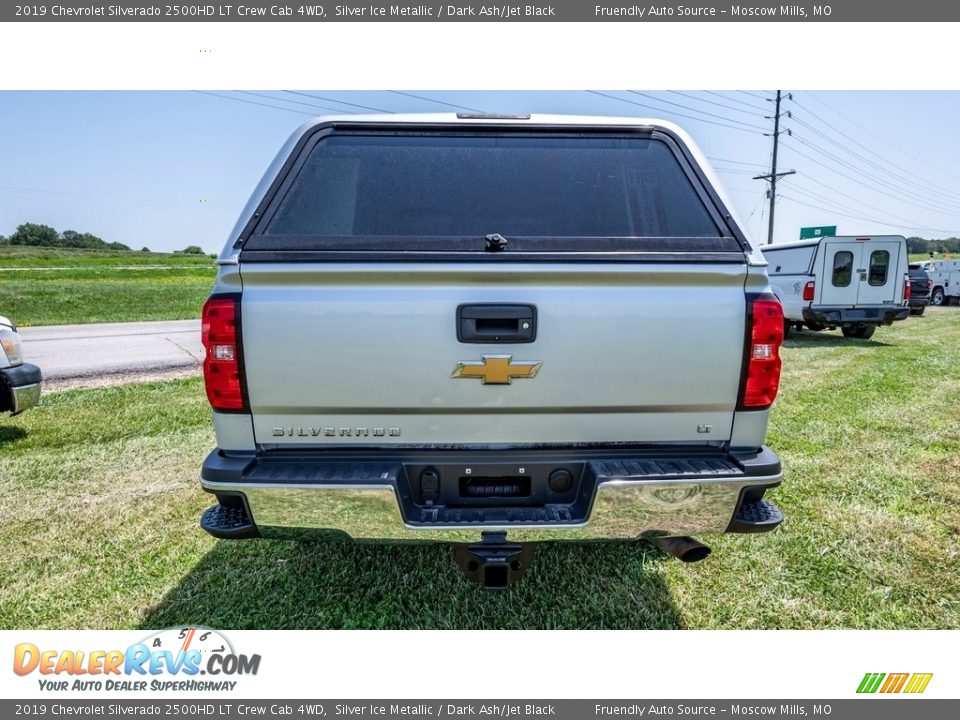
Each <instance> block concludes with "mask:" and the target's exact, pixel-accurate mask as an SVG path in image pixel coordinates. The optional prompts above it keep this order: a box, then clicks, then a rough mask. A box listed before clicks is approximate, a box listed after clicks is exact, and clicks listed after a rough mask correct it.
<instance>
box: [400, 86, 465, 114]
mask: <svg viewBox="0 0 960 720" xmlns="http://www.w3.org/2000/svg"><path fill="white" fill-rule="evenodd" d="M387 92H390V93H393V94H394V95H404V96H406V97H411V98H415V99H417V100H424V101H426V102H429V103H434V104H436V105H446V106H447V107H451V108H455V109H457V110H467V111H469V112H475V113H482V112H483V110H477V109H476V108H470V107H464V106H463V105H454V104H453V103H448V102H444V101H443V100H434V99H433V98H428V97H423V96H422V95H414V94H413V93H408V92H400V91H399V90H387Z"/></svg>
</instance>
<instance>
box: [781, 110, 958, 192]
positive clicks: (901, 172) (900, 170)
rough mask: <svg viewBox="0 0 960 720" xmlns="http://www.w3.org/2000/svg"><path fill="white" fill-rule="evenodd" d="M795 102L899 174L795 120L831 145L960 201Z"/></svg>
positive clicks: (883, 169) (894, 175)
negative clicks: (908, 176) (909, 177)
mask: <svg viewBox="0 0 960 720" xmlns="http://www.w3.org/2000/svg"><path fill="white" fill-rule="evenodd" d="M794 102H795V103H796V104H797V106H798V107H800V108H802V109H803V110H804V111H806V112H808V113H810V115H811V116H812V117H814V118H815V119H816V120H818V121H819V122H821V123H823V124H824V125H825V126H827V127H828V128H829V129H831V130H833V131H834V132H836V133H838V134H839V135H842V136H843V137H844V138H846V139H847V140H848V141H850V142H852V143H853V144H855V145H857V146H858V147H860V148H862V149H863V150H864V151H866V152H867V153H869V154H871V155H873V156H874V157H876V158H878V159H880V160H881V161H883V162H885V163H886V164H887V165H890V166H891V167H892V168H894V170H896V171H897V172H896V173H895V172H892V171H891V170H888V169H887V168H884V167H882V166H881V165H879V164H877V163H876V162H874V161H872V160H869V159H868V158H865V157H863V156H862V155H861V154H860V153H857V152H854V151H853V150H850V149H849V148H848V147H846V146H845V145H844V144H842V143H839V142H837V141H835V140H833V139H832V138H830V137H828V136H827V135H825V134H824V133H822V132H820V131H819V130H817V129H816V128H814V127H812V126H811V125H810V124H809V123H806V122H804V121H803V120H802V119H799V118H795V119H796V120H797V122H799V123H800V124H801V125H804V126H805V127H807V128H809V129H810V130H811V131H812V132H814V133H816V134H817V135H819V136H820V137H822V138H824V139H825V140H827V141H828V142H830V143H832V144H833V145H836V146H837V147H839V148H840V149H842V150H844V152H847V153H848V154H850V155H853V156H854V157H857V158H859V159H860V160H862V161H863V162H866V163H868V164H870V165H872V166H873V167H875V168H877V169H878V170H880V171H881V172H883V173H885V174H887V175H890V176H891V177H894V178H896V179H898V180H899V179H901V175H910V176H911V177H913V178H915V179H917V180H919V181H920V182H922V183H923V184H925V185H928V186H929V187H930V190H929V192H933V193H936V194H938V195H944V196H948V197H952V198H954V199H960V194H958V193H954V192H950V191H945V190H941V189H940V186H939V185H937V184H936V183H934V182H931V181H930V180H927V179H926V178H924V177H922V176H920V175H917V174H916V173H914V172H911V171H910V170H907V169H906V168H904V167H902V166H900V165H897V164H896V163H894V162H893V161H891V160H889V159H888V158H887V157H885V156H884V155H881V154H880V153H878V152H876V151H874V150H872V149H870V148H869V147H867V146H866V145H864V144H863V143H861V142H859V141H858V140H856V139H855V138H853V137H851V136H850V135H848V134H847V133H845V132H843V131H842V130H840V129H839V128H837V127H836V126H834V125H833V124H831V123H829V122H827V121H826V120H824V119H823V118H822V117H819V116H818V115H817V114H816V113H814V112H813V111H811V110H810V109H808V108H807V107H806V106H804V105H801V104H800V103H799V102H798V101H796V100H794Z"/></svg>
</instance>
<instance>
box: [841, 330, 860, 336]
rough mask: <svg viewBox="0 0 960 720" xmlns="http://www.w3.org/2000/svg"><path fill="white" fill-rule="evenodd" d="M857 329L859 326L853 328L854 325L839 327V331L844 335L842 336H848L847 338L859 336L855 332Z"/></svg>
mask: <svg viewBox="0 0 960 720" xmlns="http://www.w3.org/2000/svg"><path fill="white" fill-rule="evenodd" d="M859 330H860V328H855V327H842V328H840V332H842V333H843V336H844V337H848V338H855V337H860V336H859V335H858V334H857V332H858V331H859Z"/></svg>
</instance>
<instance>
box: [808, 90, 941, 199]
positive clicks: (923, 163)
mask: <svg viewBox="0 0 960 720" xmlns="http://www.w3.org/2000/svg"><path fill="white" fill-rule="evenodd" d="M805 94H806V95H808V96H810V97H811V98H813V99H814V100H816V101H817V102H818V103H820V104H821V105H823V106H824V107H825V108H827V110H829V111H830V112H832V113H835V114H836V115H839V116H840V117H841V118H843V119H844V120H846V121H847V122H848V123H850V124H851V125H853V126H855V127H857V128H859V129H860V130H863V131H864V132H865V133H867V134H868V135H872V136H873V137H875V138H876V139H877V140H879V141H880V142H882V143H884V144H886V145H889V146H890V147H892V148H893V149H894V150H896V151H897V152H899V153H900V154H902V155H904V156H905V157H908V158H910V159H911V160H914V161H915V162H918V163H920V164H921V165H926V166H927V167H929V168H931V169H933V170H936V171H937V172H939V173H943V174H944V175H946V176H947V177H950V178H953V179H954V180H960V175H954V174H953V173H950V172H947V171H946V170H944V169H942V168H939V167H937V166H936V165H932V164H931V163H928V162H926V161H925V160H922V159H921V158H918V157H916V156H914V155H911V154H910V153H908V152H907V151H905V150H904V149H903V148H901V147H900V146H899V145H897V144H896V143H894V142H891V141H890V140H887V139H886V138H884V137H881V136H880V135H877V133H875V132H873V131H872V130H870V129H869V128H866V127H864V126H863V125H861V124H860V123H858V122H856V121H854V120H851V119H850V118H849V117H847V116H846V115H844V114H843V113H842V112H840V111H839V110H837V109H836V108H834V107H831V106H830V105H828V104H827V103H826V101H824V100H822V99H820V98H819V97H817V96H816V95H814V94H813V93H812V92H809V91H808V92H806V93H805Z"/></svg>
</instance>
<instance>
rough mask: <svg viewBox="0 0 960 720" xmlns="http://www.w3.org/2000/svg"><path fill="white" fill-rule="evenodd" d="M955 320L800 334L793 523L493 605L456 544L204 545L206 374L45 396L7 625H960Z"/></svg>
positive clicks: (31, 455)
mask: <svg viewBox="0 0 960 720" xmlns="http://www.w3.org/2000/svg"><path fill="white" fill-rule="evenodd" d="M958 344H960V312H958V311H957V309H955V308H943V309H939V308H933V309H930V310H928V312H927V314H926V315H925V316H923V317H922V318H910V319H909V320H907V321H905V322H901V323H898V324H896V325H895V326H893V327H889V328H881V329H880V330H878V332H877V333H876V335H874V337H873V339H872V340H870V341H851V340H845V339H842V338H841V337H840V334H839V333H838V332H833V333H819V334H817V333H809V332H805V333H798V334H794V335H792V336H791V338H790V339H789V340H788V341H787V344H786V347H785V349H784V352H783V355H784V363H785V372H784V377H783V384H782V390H781V396H780V398H779V399H778V401H777V404H776V406H775V409H774V412H773V417H772V423H771V428H770V433H769V436H768V441H769V443H770V445H771V446H772V447H774V448H775V449H776V450H777V451H778V452H779V453H780V454H781V457H782V459H783V463H784V468H785V471H786V480H785V482H784V484H783V486H782V487H780V488H778V489H777V490H775V491H773V493H772V495H771V497H772V498H774V499H775V500H776V501H777V502H778V503H779V504H780V506H781V507H782V508H783V510H784V511H785V513H786V515H787V520H786V522H785V523H784V524H783V526H781V528H780V529H779V530H777V531H776V532H774V533H769V534H765V535H755V536H749V535H740V536H737V535H732V536H723V537H712V538H705V539H706V540H707V541H708V542H709V543H710V544H711V545H712V547H713V549H714V554H713V555H712V556H711V557H710V558H709V559H707V560H706V561H704V562H702V563H699V564H696V565H683V564H681V563H679V562H678V561H676V560H673V559H672V558H668V557H666V556H665V555H664V554H662V553H661V552H659V551H657V550H655V549H653V548H651V547H650V546H648V545H646V544H645V543H642V542H634V543H592V544H575V543H553V544H548V545H543V546H541V547H540V548H538V550H537V559H536V562H535V563H534V566H533V567H532V568H531V570H530V571H529V572H528V573H527V575H526V576H525V577H524V578H523V579H522V580H521V581H520V582H519V583H518V584H517V585H515V586H514V588H513V589H512V590H510V591H509V592H506V593H499V594H496V593H487V592H484V591H483V590H481V589H479V588H478V587H476V586H474V585H471V584H469V583H467V582H465V581H463V580H461V579H460V576H459V574H458V571H457V570H456V568H455V566H454V564H453V562H452V558H451V555H450V550H449V548H447V547H445V546H442V545H429V544H427V545H384V544H360V543H338V542H329V543H324V542H312V543H293V542H280V541H266V540H258V541H247V542H226V541H216V540H214V539H212V538H210V537H209V536H207V535H205V534H204V533H203V532H202V531H200V530H199V529H198V527H197V519H198V517H199V515H200V513H201V511H202V510H203V508H204V507H206V506H207V505H208V504H209V503H210V499H209V497H208V496H206V495H204V494H203V493H202V492H201V491H200V490H199V489H198V486H197V481H196V475H197V471H198V468H199V465H200V462H201V461H202V458H203V456H204V454H205V453H206V452H207V450H208V449H209V448H210V447H211V446H212V444H213V434H212V431H211V428H210V422H209V418H208V413H207V409H206V404H205V400H204V397H203V390H202V386H201V384H200V382H199V380H182V381H176V382H170V383H158V384H154V385H144V386H127V387H118V388H107V389H98V390H83V391H71V392H64V393H57V394H52V395H49V396H48V397H47V398H46V400H45V402H44V405H43V407H41V408H38V409H35V410H34V411H31V412H29V413H25V414H24V415H21V416H19V417H17V418H13V419H0V454H2V457H3V461H2V463H0V577H2V578H3V582H2V583H0V627H2V628H70V627H82V628H136V627H142V628H153V627H165V626H172V625H178V624H183V623H198V624H203V625H208V626H213V627H226V628H646V627H653V628H674V627H681V628H958V627H960V544H958V543H957V537H958V536H960V385H958V384H957V381H956V378H957V377H960V353H957V352H956V350H955V349H956V347H957V346H958Z"/></svg>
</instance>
